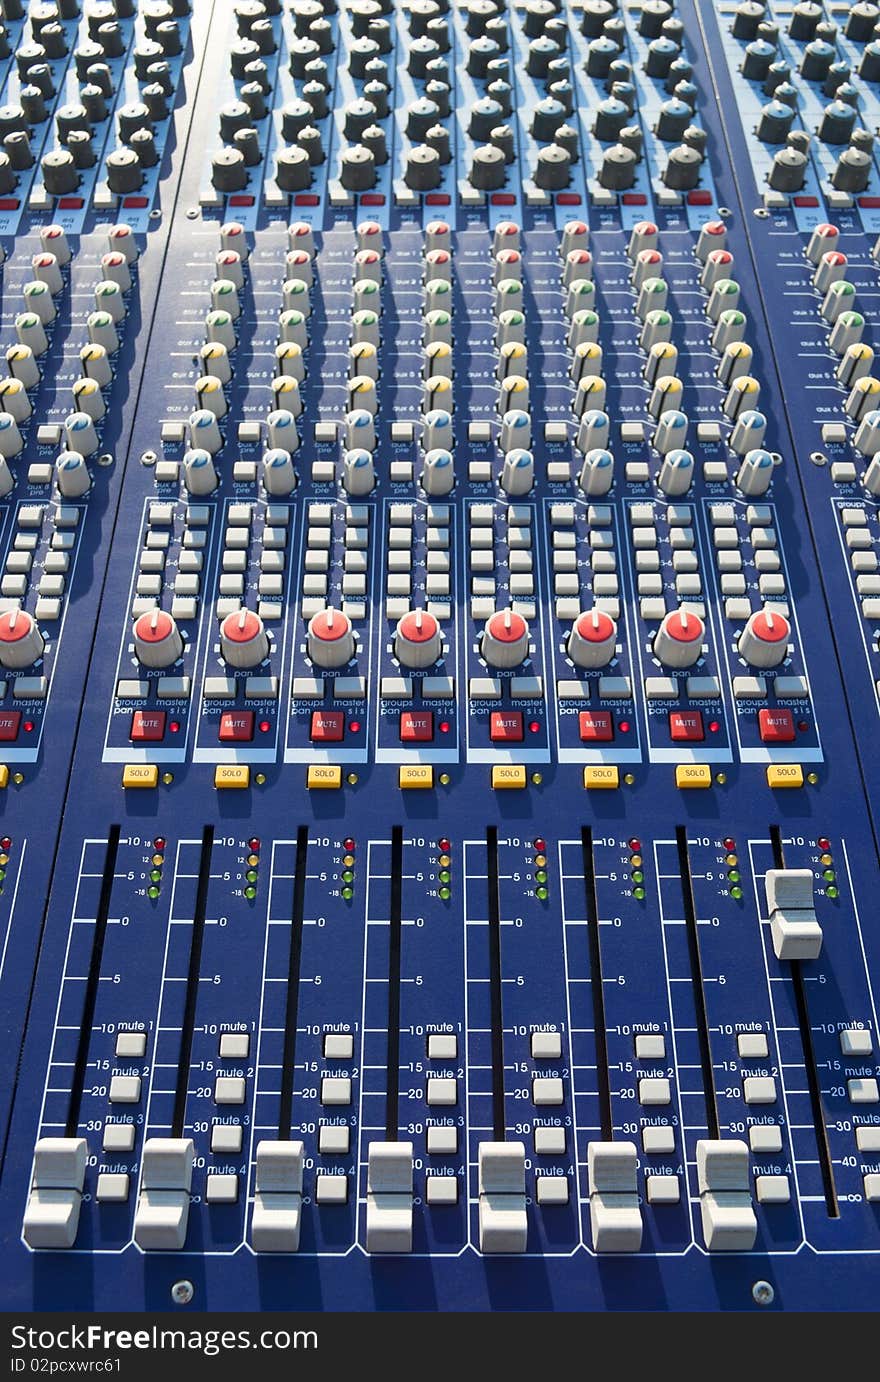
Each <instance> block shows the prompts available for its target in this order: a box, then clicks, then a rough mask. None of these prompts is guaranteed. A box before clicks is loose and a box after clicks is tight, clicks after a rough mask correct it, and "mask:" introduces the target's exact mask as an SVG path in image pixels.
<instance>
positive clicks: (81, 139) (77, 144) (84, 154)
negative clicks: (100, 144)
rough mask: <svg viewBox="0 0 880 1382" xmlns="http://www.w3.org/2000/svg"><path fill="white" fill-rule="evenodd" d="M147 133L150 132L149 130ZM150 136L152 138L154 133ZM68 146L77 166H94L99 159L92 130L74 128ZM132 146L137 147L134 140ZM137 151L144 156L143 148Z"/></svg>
mask: <svg viewBox="0 0 880 1382" xmlns="http://www.w3.org/2000/svg"><path fill="white" fill-rule="evenodd" d="M147 133H148V134H149V131H147ZM150 137H151V138H152V135H151V136H150ZM133 139H134V136H133V137H132V141H133ZM67 147H68V149H69V150H70V152H71V154H72V155H73V161H74V163H75V164H76V166H77V168H94V166H95V164H96V163H97V161H98V156H97V154H96V153H95V146H94V145H93V143H92V132H91V130H72V131H71V133H70V134H69V135H68V137H67ZM131 147H132V148H135V145H134V142H132V146H131ZM154 151H155V144H154ZM135 152H136V153H137V156H138V158H142V157H143V150H142V149H140V148H137V149H136V150H135Z"/></svg>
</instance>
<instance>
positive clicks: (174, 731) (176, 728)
mask: <svg viewBox="0 0 880 1382" xmlns="http://www.w3.org/2000/svg"><path fill="white" fill-rule="evenodd" d="M168 728H169V729H170V730H171V733H172V734H179V733H180V724H179V722H178V721H177V720H172V721H171V724H170V725H169V726H168Z"/></svg>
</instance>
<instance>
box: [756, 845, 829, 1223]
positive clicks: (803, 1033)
mask: <svg viewBox="0 0 880 1382" xmlns="http://www.w3.org/2000/svg"><path fill="white" fill-rule="evenodd" d="M770 847H771V850H772V852H773V862H774V865H775V867H776V868H778V869H784V868H785V850H784V848H783V844H782V832H781V830H780V829H779V826H778V825H771V827H770ZM789 966H790V973H791V982H792V987H793V989H794V999H795V1007H796V1009H797V1020H798V1027H799V1029H800V1039H801V1046H802V1047H803V1052H804V1073H805V1075H806V1077H807V1088H808V1090H809V1093H810V1108H811V1109H812V1112H813V1124H814V1126H815V1129H816V1143H817V1147H818V1153H819V1168H820V1170H821V1172H822V1188H823V1191H824V1194H825V1207H826V1209H827V1211H828V1217H829V1218H830V1219H837V1218H839V1217H840V1205H839V1203H838V1199H837V1186H836V1184H835V1180H834V1161H833V1159H832V1156H831V1144H830V1142H829V1140H828V1127H827V1124H826V1121H825V1109H824V1107H823V1101H822V1086H821V1081H820V1079H819V1071H818V1068H817V1065H816V1051H815V1047H814V1044H813V1029H812V1026H811V1023H810V1006H809V1003H808V1001H807V985H806V981H805V979H804V971H803V963H802V961H801V960H790V961H789Z"/></svg>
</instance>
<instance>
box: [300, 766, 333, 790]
mask: <svg viewBox="0 0 880 1382" xmlns="http://www.w3.org/2000/svg"><path fill="white" fill-rule="evenodd" d="M306 786H307V787H308V789H309V791H310V792H320V791H332V790H333V789H334V788H335V787H341V786H342V769H341V768H340V767H339V764H338V763H313V764H312V766H311V767H310V768H309V771H308V773H307V775H306Z"/></svg>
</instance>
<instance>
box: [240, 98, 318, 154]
mask: <svg viewBox="0 0 880 1382" xmlns="http://www.w3.org/2000/svg"><path fill="white" fill-rule="evenodd" d="M314 118H315V116H314V111H313V109H312V107H311V105H310V103H309V102H308V101H300V100H293V101H287V102H286V104H285V105H283V106H282V108H281V135H282V138H283V139H285V140H287V142H288V143H290V144H292V143H293V142H294V141H295V139H296V137H297V135H298V134H299V132H300V130H304V129H305V128H306V126H307V125H310V124H311V123H312V121H313V119H314ZM221 133H222V125H221Z"/></svg>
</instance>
